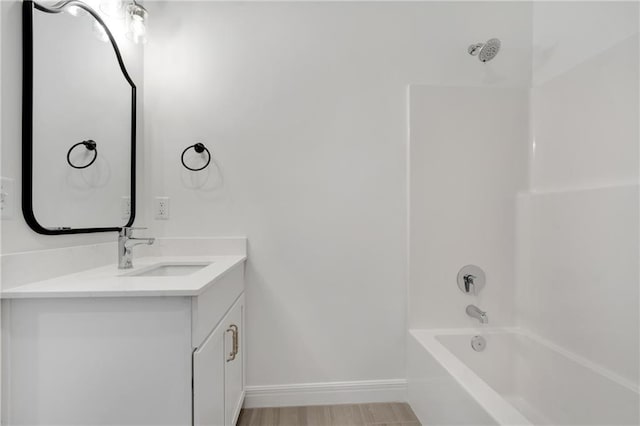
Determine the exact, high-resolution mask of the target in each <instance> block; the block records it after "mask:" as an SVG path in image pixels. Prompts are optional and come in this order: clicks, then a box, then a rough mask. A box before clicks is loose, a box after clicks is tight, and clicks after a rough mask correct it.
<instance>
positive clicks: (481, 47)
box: [468, 38, 500, 62]
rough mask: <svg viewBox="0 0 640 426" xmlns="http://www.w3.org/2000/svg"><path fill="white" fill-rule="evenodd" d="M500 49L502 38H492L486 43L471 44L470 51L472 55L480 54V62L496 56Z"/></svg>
mask: <svg viewBox="0 0 640 426" xmlns="http://www.w3.org/2000/svg"><path fill="white" fill-rule="evenodd" d="M499 51H500V40H498V39H497V38H492V39H489V40H487V42H486V43H476V44H472V45H471V46H469V49H468V52H469V54H470V55H472V56H476V55H477V56H478V59H480V62H487V61H490V60H492V59H493V58H495V57H496V55H497V54H498V52H499Z"/></svg>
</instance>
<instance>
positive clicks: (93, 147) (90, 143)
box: [67, 139, 98, 169]
mask: <svg viewBox="0 0 640 426" xmlns="http://www.w3.org/2000/svg"><path fill="white" fill-rule="evenodd" d="M78 145H84V147H85V148H87V151H93V158H92V159H91V161H89V164H85V165H84V166H76V165H75V164H73V163H72V162H71V151H73V148H75V147H76V146H78ZM97 158H98V148H97V144H96V141H94V140H92V139H88V140H86V141H82V142H78V143H77V144H75V145H73V146H72V147H71V148H69V151H67V163H69V165H70V166H71V167H73V168H74V169H86V168H87V167H89V166H90V165H92V164H93V163H94V162H95V161H96V159H97Z"/></svg>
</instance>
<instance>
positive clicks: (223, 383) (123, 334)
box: [2, 262, 245, 426]
mask: <svg viewBox="0 0 640 426" xmlns="http://www.w3.org/2000/svg"><path fill="white" fill-rule="evenodd" d="M144 279H145V280H147V281H145V283H148V284H145V285H148V286H149V287H152V286H154V285H156V284H154V281H153V280H154V278H144ZM156 283H157V281H156ZM122 285H124V284H122ZM157 286H158V288H161V287H162V286H160V285H157ZM143 287H144V286H143ZM85 288H86V286H85ZM65 291H67V290H65ZM136 291H137V290H136ZM172 291H173V290H172ZM125 293H126V291H123V293H122V294H120V295H119V296H117V297H115V296H108V297H105V296H103V295H101V294H99V293H95V294H93V295H88V294H86V290H85V293H79V292H76V293H73V292H71V291H67V292H66V293H65V292H60V293H56V294H55V295H52V297H48V298H47V297H37V298H17V297H16V298H10V299H3V300H2V352H3V353H2V355H3V356H2V361H3V362H2V364H3V367H2V368H3V371H2V384H3V392H2V404H3V406H2V424H3V425H6V426H12V425H31V426H36V425H52V424H58V425H84V426H90V425H106V424H109V425H127V426H133V425H156V426H161V425H172V426H176V425H180V426H187V425H196V426H205V425H207V426H222V425H233V424H235V422H236V420H237V417H238V414H239V412H240V408H241V406H242V402H243V398H244V375H245V372H244V360H245V345H244V335H245V327H244V307H245V305H244V262H241V263H237V264H235V266H233V267H231V268H230V269H229V270H228V271H225V272H224V273H222V274H220V276H218V277H216V278H215V281H214V282H211V283H209V284H207V285H204V287H203V289H202V291H198V292H197V293H196V294H193V295H190V294H187V295H182V294H175V293H176V292H175V291H174V292H173V293H171V294H167V293H163V292H162V291H160V290H158V291H156V290H153V292H151V291H150V293H152V294H150V295H144V294H146V293H140V292H137V293H132V294H135V295H132V296H130V297H126V294H125ZM80 294H81V295H80ZM23 295H24V293H23Z"/></svg>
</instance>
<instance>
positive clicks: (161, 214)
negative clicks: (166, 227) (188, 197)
mask: <svg viewBox="0 0 640 426" xmlns="http://www.w3.org/2000/svg"><path fill="white" fill-rule="evenodd" d="M155 212H156V213H155V217H156V219H159V220H167V219H169V197H156V209H155Z"/></svg>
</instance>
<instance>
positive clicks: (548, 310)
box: [518, 2, 640, 385]
mask: <svg viewBox="0 0 640 426" xmlns="http://www.w3.org/2000/svg"><path fill="white" fill-rule="evenodd" d="M569 25H571V31H567V26H569ZM534 45H535V46H536V48H535V49H536V50H535V54H534V81H535V82H536V85H535V87H534V88H533V89H532V97H533V102H532V117H533V123H532V124H533V142H534V145H533V146H532V162H531V172H532V173H531V188H530V189H531V190H530V192H527V193H523V194H522V196H521V197H520V199H519V212H520V217H519V223H520V235H519V242H520V254H521V256H520V259H519V262H520V264H519V267H520V272H519V290H518V311H519V313H520V314H521V315H520V323H521V325H523V326H525V327H527V328H529V329H531V330H532V331H534V332H536V333H539V334H541V335H543V336H544V337H546V338H547V339H549V340H552V341H554V342H555V343H557V344H558V345H560V346H563V347H565V348H567V349H569V350H571V351H574V352H577V353H579V354H580V355H582V356H584V357H586V358H588V359H590V360H591V361H593V362H595V363H597V364H599V365H601V366H603V367H605V368H607V369H608V370H610V371H613V372H614V373H616V374H617V375H618V376H620V377H622V378H623V379H625V380H627V381H629V382H632V383H635V384H636V385H637V383H638V374H639V366H638V360H639V359H640V353H639V344H640V341H639V339H640V316H639V311H640V307H639V300H638V298H639V283H640V277H639V258H640V248H639V242H638V236H639V224H638V217H640V211H639V208H638V203H639V199H638V190H639V187H638V176H639V163H638V156H639V149H638V148H639V146H638V140H639V134H638V117H639V113H640V109H639V96H638V92H639V86H638V84H639V83H638V81H639V79H640V74H639V72H638V61H639V59H640V58H639V54H638V48H639V46H638V4H637V3H609V2H607V3H593V4H592V3H558V4H553V3H540V4H538V3H536V4H535V5H534ZM550 45H552V46H555V48H553V49H547V51H545V49H546V48H545V46H550ZM541 58H544V59H541Z"/></svg>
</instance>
